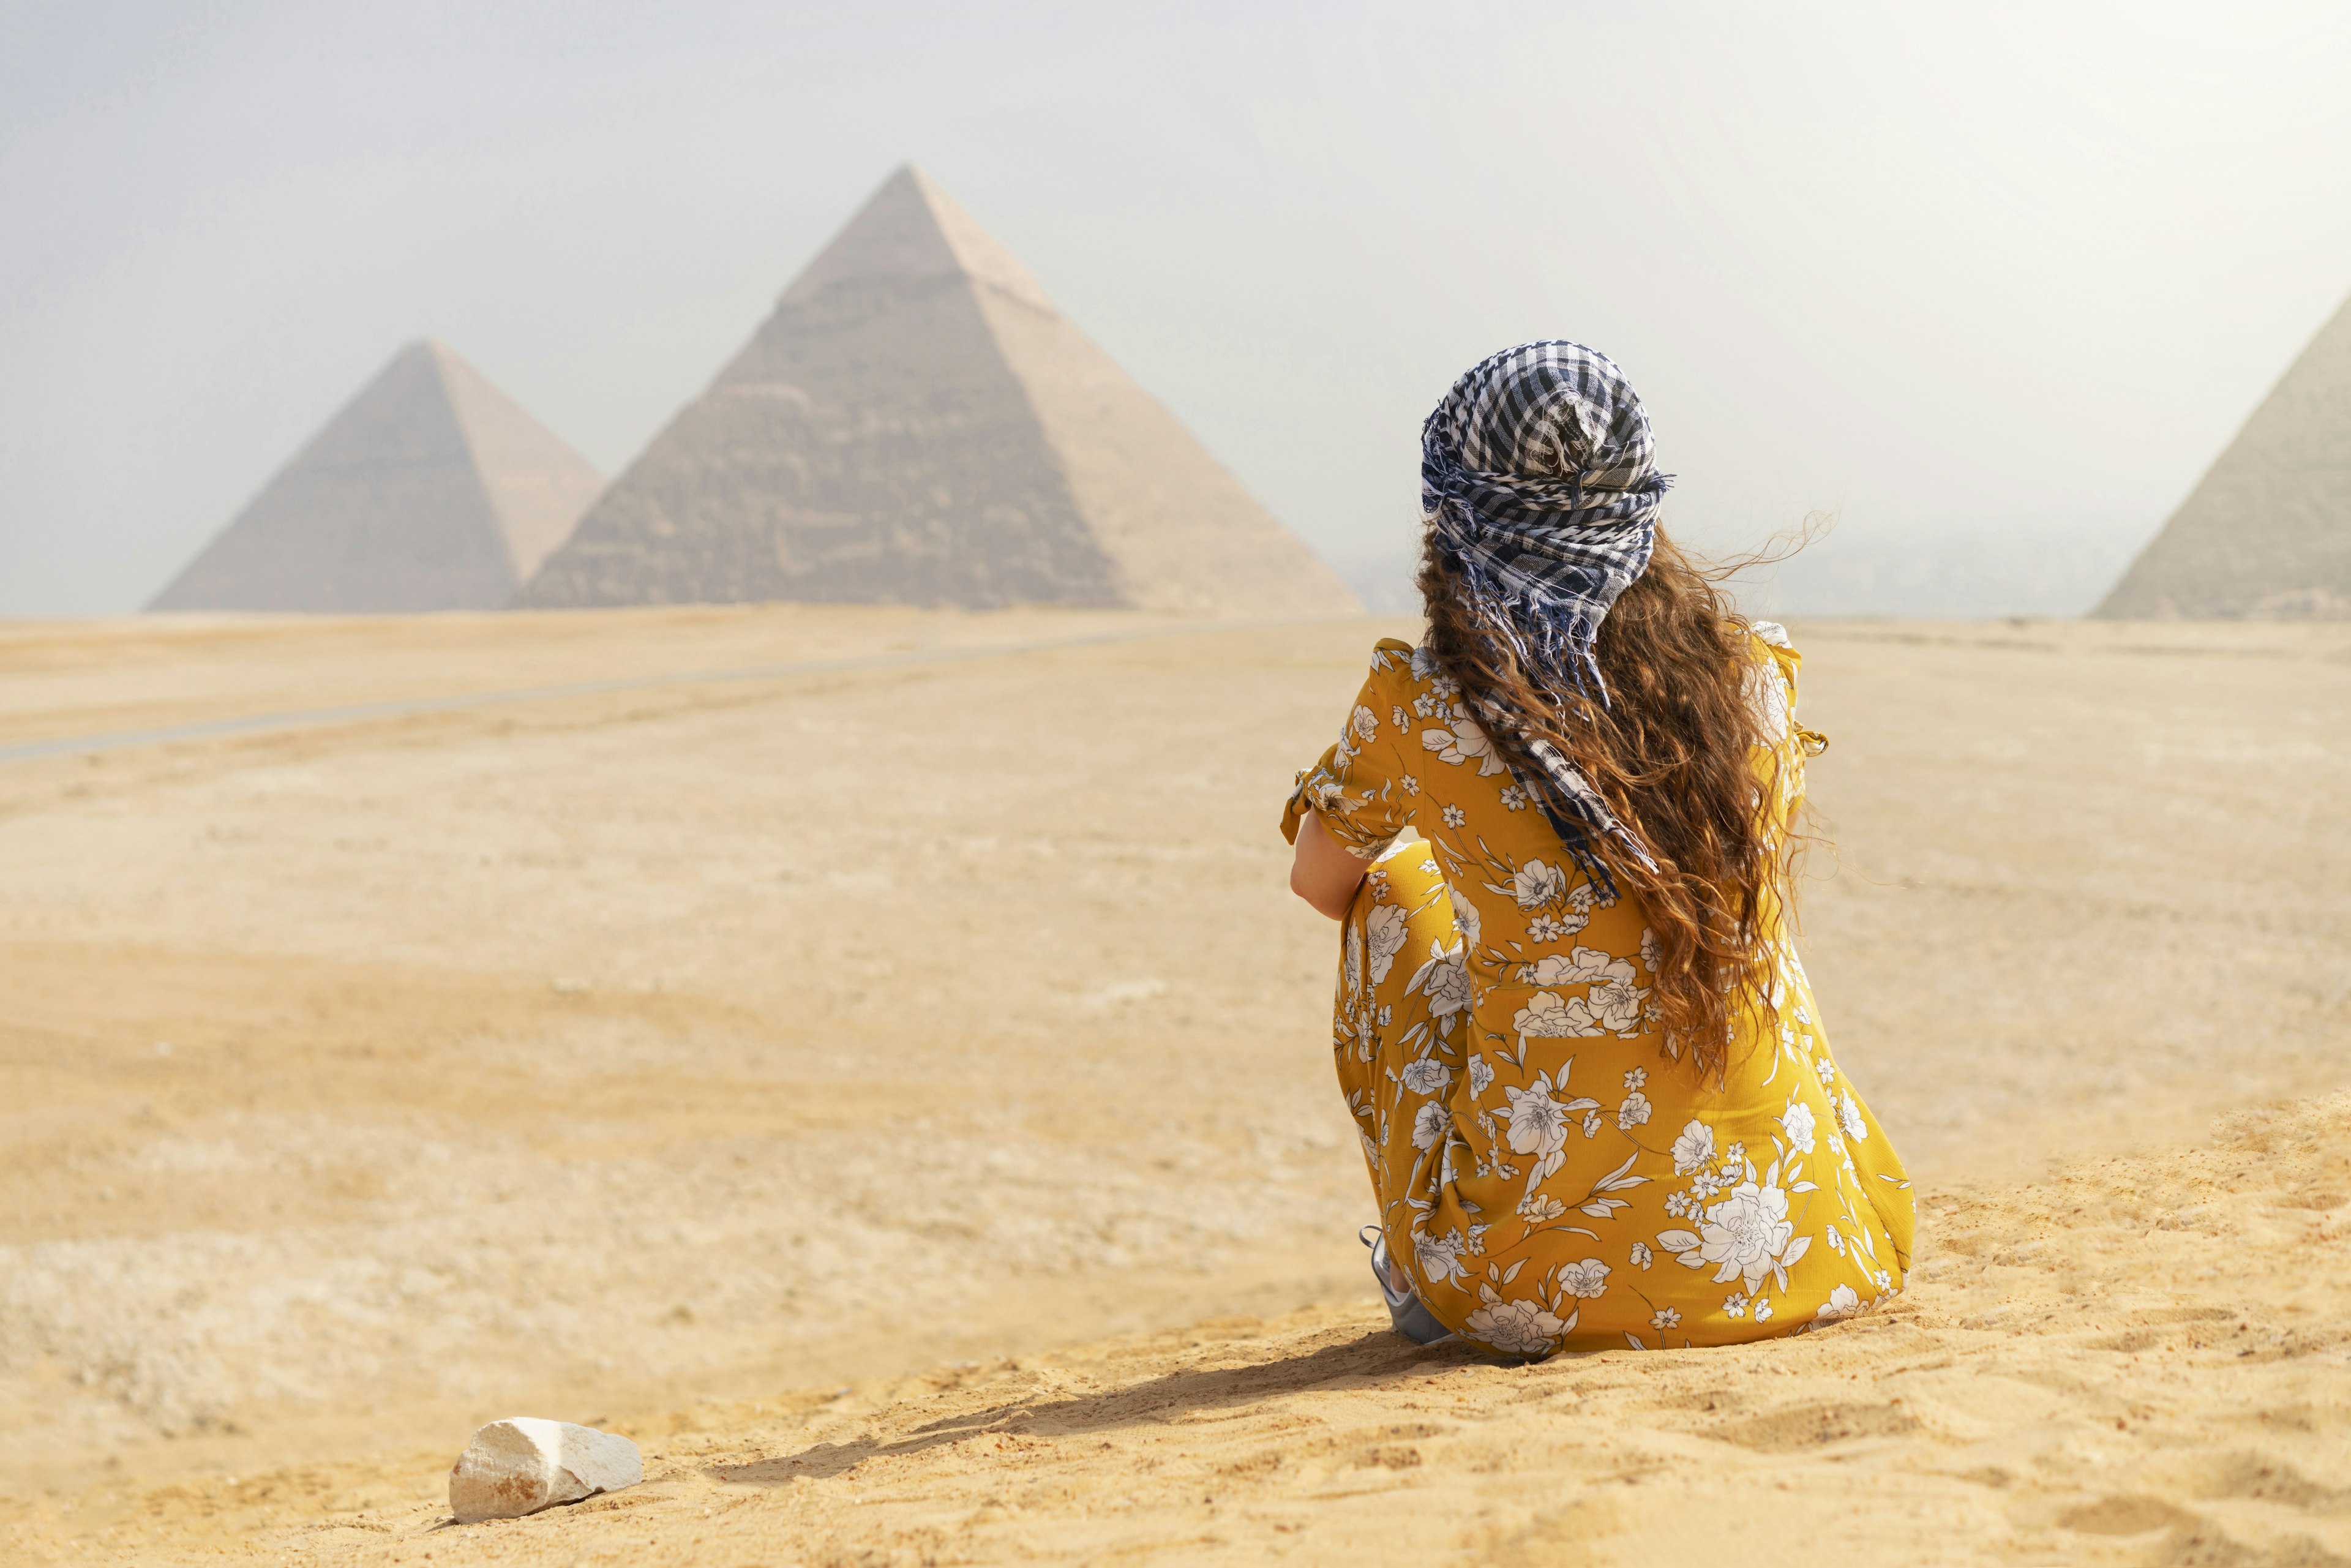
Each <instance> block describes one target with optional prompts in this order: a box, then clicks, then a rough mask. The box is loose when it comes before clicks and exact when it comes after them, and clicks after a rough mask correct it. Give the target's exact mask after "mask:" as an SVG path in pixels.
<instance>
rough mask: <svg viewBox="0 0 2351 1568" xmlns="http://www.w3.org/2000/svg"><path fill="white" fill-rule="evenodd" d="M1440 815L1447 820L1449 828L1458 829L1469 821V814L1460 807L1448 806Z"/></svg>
mask: <svg viewBox="0 0 2351 1568" xmlns="http://www.w3.org/2000/svg"><path fill="white" fill-rule="evenodd" d="M1439 815H1441V816H1442V817H1443V818H1444V819H1445V825H1446V826H1447V827H1448V828H1458V827H1459V826H1460V825H1461V824H1462V823H1464V822H1466V821H1468V820H1469V816H1468V812H1466V811H1464V810H1462V809H1461V808H1460V807H1458V806H1447V807H1446V808H1445V810H1443V811H1442V812H1440V813H1439Z"/></svg>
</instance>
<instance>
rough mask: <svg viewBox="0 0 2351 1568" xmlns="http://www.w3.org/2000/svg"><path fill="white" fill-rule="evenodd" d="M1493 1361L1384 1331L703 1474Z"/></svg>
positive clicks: (832, 1465) (788, 1474)
mask: <svg viewBox="0 0 2351 1568" xmlns="http://www.w3.org/2000/svg"><path fill="white" fill-rule="evenodd" d="M1492 1360H1493V1358H1492V1357H1491V1356H1489V1355H1487V1354H1483V1353H1481V1352H1479V1351H1477V1350H1475V1349H1473V1348H1471V1347H1470V1346H1468V1345H1465V1344H1463V1343H1460V1342H1459V1341H1458V1340H1457V1341H1449V1342H1447V1343H1443V1344H1436V1345H1430V1346H1427V1347H1426V1348H1423V1347H1421V1346H1419V1345H1416V1344H1413V1343H1410V1342H1408V1341H1406V1340H1404V1339H1400V1338H1398V1337H1397V1336H1396V1335H1395V1334H1392V1333H1386V1332H1385V1331H1374V1332H1373V1333H1364V1334H1360V1335H1357V1336H1356V1337H1355V1338H1353V1339H1351V1340H1348V1341H1346V1342H1345V1343H1341V1344H1326V1345H1324V1346H1322V1348H1321V1349H1319V1350H1315V1351H1311V1352H1309V1353H1308V1354H1304V1355H1296V1356H1290V1357H1287V1358H1285V1359H1282V1360H1280V1361H1266V1362H1253V1363H1250V1364H1247V1365H1243V1366H1221V1367H1213V1368H1188V1369H1186V1370H1185V1371H1182V1372H1171V1373H1168V1374H1166V1375H1165V1376H1161V1377H1154V1378H1150V1379H1148V1380H1146V1381H1144V1382H1142V1383H1132V1384H1128V1385H1125V1386H1123V1387H1120V1388H1113V1389H1108V1390H1105V1391H1104V1392H1102V1393H1100V1394H1089V1395H1084V1396H1079V1397H1075V1398H1065V1399H1054V1400H1049V1401H1045V1402H1042V1403H1040V1402H1039V1401H1038V1400H1037V1399H1036V1398H1035V1397H1034V1396H1029V1397H1026V1398H1014V1399H1010V1400H1008V1401H1005V1402H1004V1403H1002V1404H998V1405H991V1406H987V1408H985V1409H980V1410H973V1411H968V1412H967V1413H965V1414H963V1415H960V1416H946V1417H945V1418H943V1419H940V1420H937V1421H933V1422H931V1423H929V1424H928V1425H927V1426H923V1427H916V1428H915V1429H914V1432H912V1433H911V1434H909V1435H908V1436H906V1437H901V1438H899V1439H897V1440H896V1441H894V1442H880V1441H876V1440H874V1439H872V1438H861V1439H859V1440H858V1441H855V1442H851V1443H819V1444H817V1445H816V1446H814V1447H813V1448H803V1449H801V1450H800V1451H799V1453H797V1454H789V1455H784V1456H782V1457H779V1458H772V1459H758V1460H755V1461H753V1462H752V1463H750V1464H747V1465H722V1466H716V1467H713V1468H712V1469H710V1470H709V1471H707V1472H706V1473H707V1474H709V1475H710V1476H711V1478H712V1479H716V1480H720V1481H726V1482H731V1483H733V1484H735V1485H738V1486H781V1485H784V1484H785V1483H787V1482H789V1481H793V1480H799V1479H825V1478H827V1477H831V1476H837V1475H840V1474H841V1472H842V1471H844V1470H847V1469H852V1468H853V1467H854V1466H856V1465H858V1464H859V1463H861V1462H862V1461H863V1460H866V1459H869V1458H877V1457H879V1456H882V1455H885V1454H893V1455H894V1454H918V1453H921V1452H923V1451H924V1450H925V1449H927V1448H940V1447H943V1446H946V1445H948V1444H953V1443H959V1442H962V1441H964V1440H966V1439H967V1438H970V1437H977V1436H979V1435H981V1434H983V1433H1021V1434H1038V1435H1043V1436H1061V1435H1063V1434H1067V1433H1073V1432H1098V1431H1107V1430H1111V1429H1113V1428H1116V1427H1141V1426H1148V1425H1151V1424H1153V1423H1155V1422H1160V1421H1166V1420H1171V1419H1175V1418H1179V1417H1182V1416H1197V1415H1201V1414H1205V1413H1208V1412H1213V1411H1218V1410H1228V1409H1231V1408H1233V1407H1235V1406H1245V1405H1254V1404H1256V1403H1258V1402H1259V1401H1260V1400H1264V1399H1268V1398H1270V1397H1272V1396H1276V1395H1281V1394H1294V1393H1296V1392H1297V1391H1299V1390H1300V1389H1302V1388H1312V1387H1315V1386H1317V1385H1324V1384H1332V1383H1339V1382H1344V1381H1355V1382H1359V1383H1361V1384H1362V1385H1365V1386H1375V1385H1379V1384H1382V1383H1386V1382H1391V1381H1393V1380H1395V1379H1397V1378H1401V1377H1406V1376H1411V1375H1415V1374H1418V1373H1423V1372H1426V1371H1428V1370H1431V1369H1432V1368H1436V1369H1442V1368H1445V1367H1450V1366H1454V1365H1457V1364H1463V1363H1468V1362H1479V1363H1486V1364H1491V1363H1492Z"/></svg>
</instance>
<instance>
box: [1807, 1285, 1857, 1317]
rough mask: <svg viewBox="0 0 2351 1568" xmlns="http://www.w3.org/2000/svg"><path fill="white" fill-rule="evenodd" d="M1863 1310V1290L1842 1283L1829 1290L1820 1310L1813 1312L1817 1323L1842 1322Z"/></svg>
mask: <svg viewBox="0 0 2351 1568" xmlns="http://www.w3.org/2000/svg"><path fill="white" fill-rule="evenodd" d="M1860 1311H1861V1292H1860V1291H1856V1290H1855V1289H1854V1288H1853V1287H1852V1286H1851V1285H1844V1284H1840V1285H1839V1286H1837V1288H1836V1289H1834V1291H1830V1292H1829V1299H1828V1300H1827V1301H1823V1302H1822V1303H1821V1305H1820V1310H1819V1311H1818V1312H1814V1313H1813V1322H1816V1323H1841V1322H1844V1320H1845V1319H1847V1318H1849V1317H1852V1316H1854V1315H1855V1313H1857V1312H1860Z"/></svg>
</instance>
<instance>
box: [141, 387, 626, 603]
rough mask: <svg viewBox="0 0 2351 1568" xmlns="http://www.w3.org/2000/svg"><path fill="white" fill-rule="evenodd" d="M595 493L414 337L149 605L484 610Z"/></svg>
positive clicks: (494, 394)
mask: <svg viewBox="0 0 2351 1568" xmlns="http://www.w3.org/2000/svg"><path fill="white" fill-rule="evenodd" d="M602 486H603V481H602V480H601V478H600V477H598V476H597V473H596V471H595V470H594V469H593V468H590V466H588V463H587V460H586V459H585V458H583V457H581V456H580V455H579V454H578V453H576V452H574V451H572V450H571V448H570V447H569V446H567V445H565V444H563V442H562V441H561V440H559V438H558V437H556V436H555V435H553V434H550V433H549V431H548V430H547V428H546V427H545V426H543V425H541V424H540V423H538V421H537V420H534V419H533V418H531V417H530V415H528V414H527V413H524V412H523V411H522V410H521V409H519V408H517V407H516V406H515V404H514V403H513V402H510V401H509V400H508V399H507V396H506V394H505V393H504V392H499V391H498V389H497V388H496V387H494V386H492V385H490V383H489V382H486V381H484V380H483V379H482V377H481V375H480V373H479V372H478V371H475V369H474V368H473V367H472V366H471V365H468V364H466V363H465V361H463V360H461V359H459V358H458V357H457V356H456V355H455V354H453V353H451V352H450V351H449V350H448V349H446V348H445V347H444V346H443V345H441V344H439V343H435V342H431V341H423V342H416V343H411V344H410V345H409V346H408V347H406V348H404V349H402V350H401V351H400V352H399V353H397V354H395V355H393V356H392V362H391V363H390V364H388V365H386V366H385V367H384V368H383V370H382V371H381V373H380V374H379V375H377V377H376V378H375V380H373V381H371V382H369V383H368V384H367V385H366V386H365V387H363V388H362V389H360V394H359V395H358V396H357V397H355V398H353V399H351V401H350V402H348V403H346V404H345V405H344V406H343V409H342V411H341V412H340V413H337V414H336V415H335V417H334V418H333V419H332V420H330V421H329V422H328V423H327V426H326V428H325V429H323V430H321V431H319V434H316V435H314V436H312V437H311V438H310V441H309V444H308V445H306V446H304V447H303V448H302V450H301V451H300V452H299V453H298V454H296V455H295V458H294V461H293V462H291V463H289V464H287V465H286V466H285V468H283V469H282V470H280V471H279V473H278V475H277V477H276V478H274V479H272V480H270V482H269V484H268V485H267V486H266V487H265V488H264V489H263V490H262V492H261V494H260V495H258V496H256V497H254V498H253V500H252V501H251V503H249V504H248V505H247V506H246V508H245V510H244V511H242V512H240V513H238V514H237V516H236V517H235V520H234V521H232V522H231V523H230V524H229V525H228V527H227V528H224V529H222V530H221V531H220V533H219V534H218V535H216V536H215V537H214V539H213V541H212V543H210V544H208V545H206V546H205V547H204V550H203V552H202V553H201V554H199V555H198V556H197V557H196V559H193V560H192V561H190V562H189V563H188V564H187V566H186V567H185V568H184V569H183V570H182V571H181V572H180V575H179V576H177V577H175V578H173V579H172V581H171V583H170V585H169V586H167V587H166V588H165V589H164V590H163V591H162V592H161V593H159V594H157V595H156V596H155V599H154V601H153V602H152V603H151V604H149V605H148V606H147V608H148V609H150V610H294V611H316V612H400V611H413V610H495V609H497V608H498V607H500V606H501V605H504V604H505V603H506V602H507V601H508V600H509V599H510V598H512V597H513V595H514V591H515V590H516V588H517V586H519V585H520V584H522V583H524V582H526V581H528V580H529V578H530V574H531V573H532V572H533V571H535V570H538V564H539V562H540V561H542V560H544V559H546V558H547V552H548V551H549V550H551V549H554V548H555V547H556V546H557V545H559V544H560V543H561V542H562V541H563V537H564V535H566V534H567V533H569V532H570V530H571V525H572V524H573V523H575V522H577V521H578V520H579V517H580V513H581V512H582V511H584V510H586V509H587V507H588V503H589V502H590V501H592V500H594V499H595V498H596V492H597V491H598V490H599V489H601V487H602Z"/></svg>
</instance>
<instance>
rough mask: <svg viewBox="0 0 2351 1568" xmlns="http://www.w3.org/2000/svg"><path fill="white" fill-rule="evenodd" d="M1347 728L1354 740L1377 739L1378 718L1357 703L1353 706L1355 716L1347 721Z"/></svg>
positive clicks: (1378, 730)
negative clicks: (1352, 734) (1352, 733)
mask: <svg viewBox="0 0 2351 1568" xmlns="http://www.w3.org/2000/svg"><path fill="white" fill-rule="evenodd" d="M1347 727H1348V728H1349V729H1351V730H1353V732H1354V735H1355V738H1356V739H1358V740H1374V739H1377V738H1378V737H1379V733H1380V716H1379V715H1377V714H1375V713H1374V712H1373V711H1372V710H1371V709H1369V708H1367V707H1365V706H1363V705H1362V704H1361V703H1358V704H1356V705H1355V716H1354V717H1353V718H1352V719H1350V720H1349V721H1348V723H1347Z"/></svg>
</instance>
